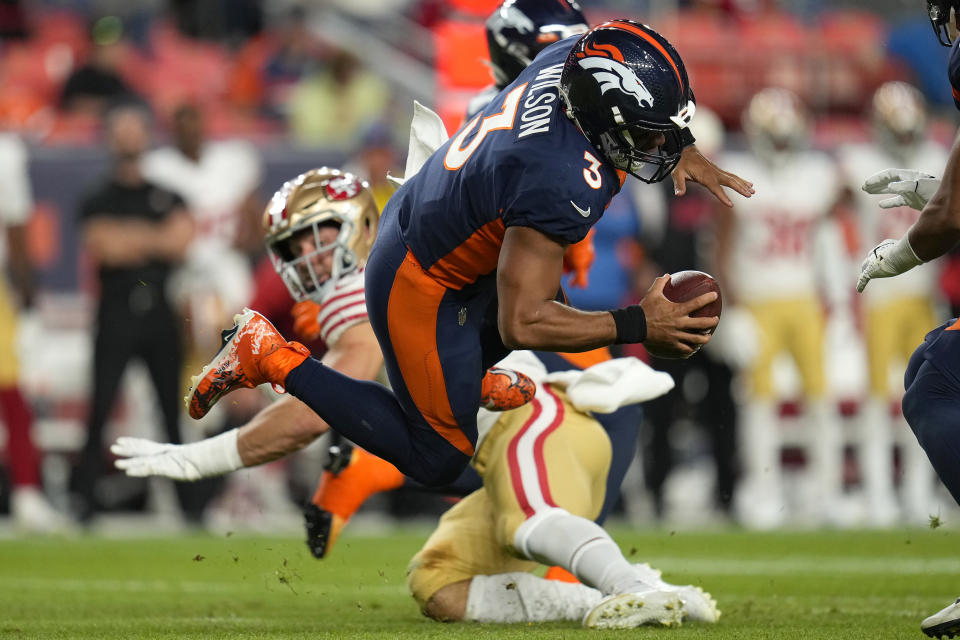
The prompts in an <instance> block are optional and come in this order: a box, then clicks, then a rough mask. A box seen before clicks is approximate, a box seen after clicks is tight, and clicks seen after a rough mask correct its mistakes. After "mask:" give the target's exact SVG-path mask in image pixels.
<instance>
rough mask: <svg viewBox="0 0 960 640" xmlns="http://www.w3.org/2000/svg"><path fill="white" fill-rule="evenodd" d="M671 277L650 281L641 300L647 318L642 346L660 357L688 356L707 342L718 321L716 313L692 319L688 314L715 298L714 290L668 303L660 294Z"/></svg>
mask: <svg viewBox="0 0 960 640" xmlns="http://www.w3.org/2000/svg"><path fill="white" fill-rule="evenodd" d="M669 281H670V276H669V274H668V275H664V276H660V277H659V278H657V279H656V280H654V281H653V284H652V285H650V289H648V290H647V295H645V296H644V297H643V300H641V301H640V306H641V307H643V313H644V315H645V316H646V319H647V338H646V340H644V341H643V346H644V347H645V348H646V349H647V351H649V352H650V353H651V354H652V355H654V356H657V357H660V358H688V357H690V356H691V355H693V354H694V353H696V352H697V351H698V350H699V349H700V347H702V346H703V345H705V344H707V342H709V341H710V333H711V332H712V331H713V330H714V329H715V328H716V326H717V323H718V322H719V321H720V319H719V318H717V317H716V316H713V317H709V318H691V317H690V314H691V313H693V312H694V311H696V310H697V309H699V308H700V307H703V306H706V305H708V304H710V303H711V302H713V301H714V300H716V299H717V294H716V293H715V292H713V291H710V292H708V293H704V294H703V295H699V296H697V297H696V298H693V299H692V300H687V301H686V302H671V301H670V300H668V299H667V298H666V296H664V295H663V288H664V287H665V286H666V285H667V282H669Z"/></svg>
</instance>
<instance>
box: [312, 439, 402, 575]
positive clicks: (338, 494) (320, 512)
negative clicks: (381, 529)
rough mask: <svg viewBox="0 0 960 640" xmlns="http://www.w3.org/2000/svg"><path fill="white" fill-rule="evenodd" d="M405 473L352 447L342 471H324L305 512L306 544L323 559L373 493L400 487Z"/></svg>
mask: <svg viewBox="0 0 960 640" xmlns="http://www.w3.org/2000/svg"><path fill="white" fill-rule="evenodd" d="M403 482H404V476H403V474H402V473H400V471H399V470H398V469H397V468H396V467H395V466H393V465H392V464H390V463H389V462H387V461H386V460H383V459H382V458H378V457H377V456H375V455H373V454H372V453H369V452H368V451H365V450H364V449H361V448H360V447H356V446H355V447H353V452H352V454H351V457H350V463H349V464H348V465H347V466H346V467H345V468H343V469H342V470H341V471H339V472H334V471H329V470H328V471H324V472H323V475H322V476H321V477H320V485H319V486H318V487H317V491H316V492H315V493H314V494H313V499H312V500H311V503H312V504H310V505H308V507H307V509H306V511H305V512H304V517H305V518H306V526H307V546H308V547H310V553H312V554H313V556H314V557H315V558H323V557H324V556H326V555H327V554H328V553H330V550H331V549H332V548H333V545H334V544H335V543H336V541H337V538H339V537H340V532H341V531H342V530H343V527H344V526H346V524H347V522H348V521H349V520H350V517H351V516H353V514H354V513H356V512H357V510H358V509H359V508H360V507H361V506H363V503H364V502H366V501H367V499H368V498H370V496H372V495H374V494H377V493H380V492H381V491H390V490H392V489H399V488H400V487H402V486H403Z"/></svg>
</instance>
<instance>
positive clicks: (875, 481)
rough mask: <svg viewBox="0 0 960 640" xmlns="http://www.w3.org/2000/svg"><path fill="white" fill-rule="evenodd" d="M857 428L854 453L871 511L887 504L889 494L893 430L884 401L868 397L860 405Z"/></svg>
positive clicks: (892, 499)
mask: <svg viewBox="0 0 960 640" xmlns="http://www.w3.org/2000/svg"><path fill="white" fill-rule="evenodd" d="M861 412H862V415H861V416H860V421H859V422H860V424H859V425H858V426H859V429H858V431H857V453H858V454H859V455H858V458H859V460H860V473H861V475H862V477H863V489H864V494H865V495H866V497H867V505H868V507H869V508H870V509H871V510H874V509H878V508H881V507H889V503H893V502H895V500H896V498H895V496H894V493H893V430H892V429H891V424H890V414H889V412H888V411H887V404H886V402H885V401H884V400H883V399H881V398H876V397H872V398H870V399H869V400H867V401H866V402H865V403H864V404H863V408H862V409H861Z"/></svg>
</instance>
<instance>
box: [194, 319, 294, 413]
mask: <svg viewBox="0 0 960 640" xmlns="http://www.w3.org/2000/svg"><path fill="white" fill-rule="evenodd" d="M233 322H234V326H233V328H232V329H227V330H226V331H224V332H223V334H222V339H223V345H222V346H221V347H220V351H218V352H217V355H215V356H214V357H213V360H211V361H210V364H208V365H207V366H206V367H204V368H203V371H201V372H200V375H198V376H194V377H193V380H192V384H191V386H190V391H189V392H188V393H187V396H186V397H185V398H184V401H185V402H186V404H187V408H188V409H189V410H190V416H191V417H192V418H194V419H198V420H199V419H200V418H202V417H203V416H205V415H207V412H209V411H210V409H211V408H212V407H213V405H215V404H216V403H217V400H219V399H220V398H221V396H223V395H225V394H227V393H230V392H231V391H233V390H234V389H239V388H241V387H246V388H248V389H252V388H253V387H256V386H259V385H261V384H263V383H265V382H269V383H270V384H272V385H274V388H277V387H280V388H282V387H283V382H284V380H286V379H287V374H288V373H290V371H292V370H293V369H295V368H296V367H298V366H300V364H301V363H302V362H303V361H304V360H306V359H307V357H308V356H309V355H310V350H309V349H307V348H306V347H305V346H303V345H302V344H300V343H299V342H287V341H286V340H285V339H284V338H283V336H281V335H280V333H279V332H278V331H277V330H276V328H274V326H273V325H272V324H270V321H269V320H267V319H266V318H265V317H263V315H261V314H259V313H257V312H256V311H253V310H251V309H244V310H243V313H238V314H237V315H235V316H234V317H233Z"/></svg>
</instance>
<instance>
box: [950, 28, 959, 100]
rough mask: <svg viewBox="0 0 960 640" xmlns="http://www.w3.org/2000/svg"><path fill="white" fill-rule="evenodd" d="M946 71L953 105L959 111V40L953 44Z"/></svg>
mask: <svg viewBox="0 0 960 640" xmlns="http://www.w3.org/2000/svg"><path fill="white" fill-rule="evenodd" d="M948 70H949V71H948V73H949V75H950V88H951V89H953V103H954V104H955V105H957V109H960V38H957V41H956V42H954V43H953V49H952V50H951V51H950V65H949V67H948Z"/></svg>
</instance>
